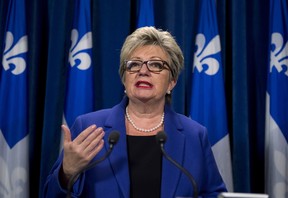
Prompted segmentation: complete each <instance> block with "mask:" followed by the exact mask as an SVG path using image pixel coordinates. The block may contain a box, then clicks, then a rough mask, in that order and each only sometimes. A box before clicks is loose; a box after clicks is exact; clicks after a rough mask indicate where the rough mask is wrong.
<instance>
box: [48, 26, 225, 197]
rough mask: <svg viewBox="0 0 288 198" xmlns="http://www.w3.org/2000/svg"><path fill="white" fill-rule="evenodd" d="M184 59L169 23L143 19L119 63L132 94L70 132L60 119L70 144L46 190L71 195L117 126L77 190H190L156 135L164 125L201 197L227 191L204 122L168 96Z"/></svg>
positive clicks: (123, 193) (107, 193) (109, 193)
mask: <svg viewBox="0 0 288 198" xmlns="http://www.w3.org/2000/svg"><path fill="white" fill-rule="evenodd" d="M183 62H184V58H183V55H182V52H181V49H180V48H179V46H178V45H177V43H176V42H175V40H174V39H173V37H172V36H171V34H170V33H168V32H166V31H162V30H157V29H155V28H153V27H144V28H139V29H137V30H136V31H135V32H133V33H132V34H131V35H130V36H128V37H127V39H126V41H125V43H124V44H123V47H122V50H121V55H120V69H119V73H120V77H121V80H122V83H123V85H124V87H125V93H126V96H125V97H124V98H123V100H122V101H121V103H119V104H118V105H116V106H114V107H113V108H111V109H105V110H101V111H96V112H92V113H89V114H86V115H82V116H80V117H78V118H77V119H76V121H75V123H74V125H73V126H72V128H71V132H70V130H69V129H68V128H67V127H66V126H62V128H63V131H64V152H63V153H62V154H61V156H60V157H59V159H58V160H57V162H56V164H55V165H54V167H53V168H52V171H51V173H50V175H49V176H48V178H47V182H46V184H45V196H46V197H65V195H66V193H67V184H68V181H69V179H70V178H71V177H72V176H73V175H74V174H76V173H77V172H79V171H80V170H81V169H82V168H83V167H85V166H87V164H89V163H90V162H91V161H92V160H93V159H94V160H95V158H99V156H103V155H104V153H106V152H107V150H108V149H109V144H108V140H107V137H108V136H109V134H110V133H111V132H112V131H113V130H117V131H119V132H120V139H119V142H118V143H117V144H116V145H115V148H114V151H113V152H112V153H111V155H110V156H109V157H108V158H107V159H106V160H104V161H102V162H101V163H99V164H97V165H96V166H95V167H94V168H92V169H90V170H87V171H86V172H84V173H82V174H81V175H80V176H79V178H78V179H77V181H76V182H75V183H74V185H73V189H72V195H73V196H75V197H96V198H102V197H105V198H106V197H108V198H110V197H113V198H118V197H127V198H128V197H136V198H141V197H145V198H147V197H149V198H154V197H155V198H156V197H157V198H159V197H163V198H169V197H192V195H193V192H194V190H193V188H192V184H191V182H190V180H189V179H188V177H187V176H186V175H185V174H182V172H181V171H180V170H179V169H178V168H176V167H175V166H174V165H173V164H172V163H170V162H169V161H168V160H166V159H165V158H163V157H162V154H161V150H160V147H159V145H158V144H157V142H156V141H155V135H156V134H157V133H158V132H159V131H165V132H166V134H167V136H168V140H167V143H166V144H165V146H164V148H165V150H166V152H167V153H168V154H169V155H170V156H171V157H172V158H173V159H174V160H175V161H177V162H178V163H179V164H181V166H183V167H185V169H187V170H188V171H189V172H190V173H191V174H192V175H193V177H194V179H195V182H196V183H197V186H198V187H197V188H198V192H199V196H200V197H201V196H202V197H217V195H218V194H219V193H220V192H223V191H226V188H225V185H224V183H223V181H222V179H221V176H220V174H219V172H218V169H217V166H216V163H215V160H214V157H213V154H212V151H211V148H210V144H209V142H208V138H207V132H206V129H205V128H204V127H203V126H201V125H200V124H198V123H196V122H195V121H193V120H192V119H190V118H187V117H186V116H184V115H180V114H177V113H175V112H174V111H173V110H172V108H171V107H170V104H169V103H170V98H171V91H172V90H173V88H174V87H175V85H176V82H177V79H178V76H179V73H180V71H181V70H182V67H183ZM71 136H72V137H71Z"/></svg>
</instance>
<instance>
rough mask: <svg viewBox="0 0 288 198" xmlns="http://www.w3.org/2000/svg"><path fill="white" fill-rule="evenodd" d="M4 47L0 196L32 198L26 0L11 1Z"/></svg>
mask: <svg viewBox="0 0 288 198" xmlns="http://www.w3.org/2000/svg"><path fill="white" fill-rule="evenodd" d="M4 39H5V44H4V46H0V47H1V48H0V50H1V53H0V54H1V55H2V64H1V67H0V72H1V78H0V108H1V110H0V197H1V198H11V197H13V198H28V197H29V137H28V136H29V132H28V99H27V97H28V93H27V92H28V80H27V73H28V65H27V52H28V43H27V42H28V38H27V33H26V12H25V0H10V2H9V8H8V12H7V21H6V28H5V38H4Z"/></svg>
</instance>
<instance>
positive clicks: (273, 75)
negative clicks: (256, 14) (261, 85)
mask: <svg viewBox="0 0 288 198" xmlns="http://www.w3.org/2000/svg"><path fill="white" fill-rule="evenodd" d="M270 8H271V11H270V14H271V23H270V28H271V29H270V38H271V46H270V50H271V52H270V53H271V56H270V57H271V60H270V61H271V62H270V64H271V65H269V71H268V87H267V91H268V93H269V95H270V105H271V106H270V114H271V116H272V117H273V119H274V120H275V121H276V123H277V124H278V126H279V128H280V130H281V132H282V133H283V135H284V137H285V139H286V141H287V142H288V121H287V119H288V52H287V51H288V4H287V1H286V0H275V1H274V0H273V1H272V0H271V1H270Z"/></svg>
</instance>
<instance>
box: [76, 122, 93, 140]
mask: <svg viewBox="0 0 288 198" xmlns="http://www.w3.org/2000/svg"><path fill="white" fill-rule="evenodd" d="M95 129H96V125H95V124H93V125H91V126H89V127H87V128H86V129H85V130H84V131H82V132H81V133H80V134H79V135H78V136H77V137H76V138H75V139H74V142H75V143H76V144H81V143H82V142H83V141H84V140H85V139H86V138H87V137H88V136H89V134H90V133H91V132H93V131H94V130H95Z"/></svg>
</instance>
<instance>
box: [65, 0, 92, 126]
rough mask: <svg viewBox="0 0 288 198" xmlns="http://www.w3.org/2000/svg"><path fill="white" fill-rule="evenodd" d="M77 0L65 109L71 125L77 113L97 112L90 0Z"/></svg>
mask: <svg viewBox="0 0 288 198" xmlns="http://www.w3.org/2000/svg"><path fill="white" fill-rule="evenodd" d="M74 3H75V8H74V9H75V10H74V25H73V30H72V31H71V48H70V50H69V64H68V74H67V75H68V76H67V85H66V97H65V110H64V118H65V119H66V121H67V124H68V126H69V127H71V126H72V124H73V122H74V121H75V119H76V117H77V116H79V115H81V114H84V113H88V112H91V111H93V102H94V97H93V77H92V76H93V73H92V72H93V71H92V32H91V6H90V0H75V2H74Z"/></svg>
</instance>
